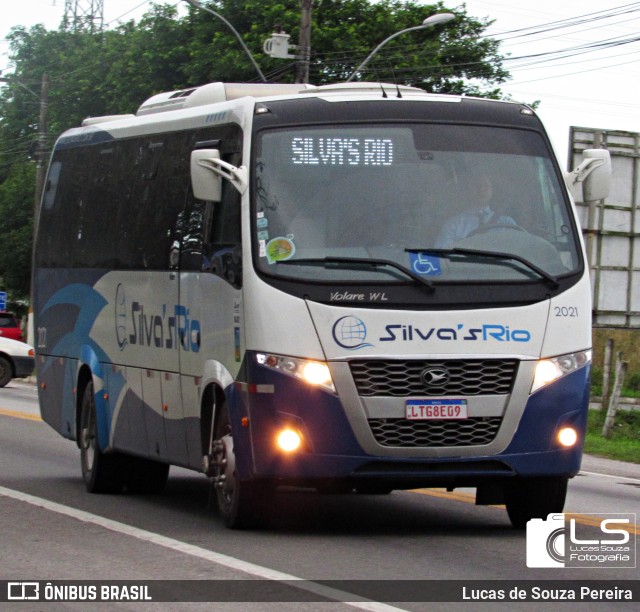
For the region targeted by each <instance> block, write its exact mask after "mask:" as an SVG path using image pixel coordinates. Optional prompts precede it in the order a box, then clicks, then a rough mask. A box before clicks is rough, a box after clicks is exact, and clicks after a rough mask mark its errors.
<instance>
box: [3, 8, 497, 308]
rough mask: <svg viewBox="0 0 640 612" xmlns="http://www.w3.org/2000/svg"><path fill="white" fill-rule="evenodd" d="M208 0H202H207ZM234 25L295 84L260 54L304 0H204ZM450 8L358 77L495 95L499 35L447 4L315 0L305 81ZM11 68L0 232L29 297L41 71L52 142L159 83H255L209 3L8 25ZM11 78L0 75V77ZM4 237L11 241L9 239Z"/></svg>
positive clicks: (13, 279)
mask: <svg viewBox="0 0 640 612" xmlns="http://www.w3.org/2000/svg"><path fill="white" fill-rule="evenodd" d="M203 1H204V0H203ZM204 3H205V4H206V5H208V6H210V7H211V8H212V9H213V10H215V11H216V12H218V13H220V14H222V15H224V17H225V18H226V19H227V20H228V21H229V22H230V23H232V24H233V25H234V27H235V29H236V30H237V31H238V32H240V33H241V35H242V37H243V40H244V41H245V43H246V44H247V46H248V47H249V49H251V51H252V52H253V54H254V56H255V57H256V58H257V61H258V62H259V64H260V66H261V69H262V71H263V72H264V73H265V74H266V75H267V76H268V78H269V80H271V81H273V82H293V81H294V80H295V74H296V70H295V61H284V60H280V59H273V58H270V57H267V56H266V55H264V54H263V53H262V44H263V42H264V40H265V39H266V38H268V37H269V36H270V35H271V33H272V32H273V31H274V30H275V29H276V28H278V27H281V28H283V29H284V30H285V31H286V32H288V33H290V34H291V38H292V42H293V41H296V40H297V37H298V34H299V29H300V0H271V1H267V0H211V1H208V2H206V1H205V2H204ZM443 11H448V12H454V13H455V14H456V16H457V18H456V20H455V21H452V22H450V23H448V24H446V26H438V27H436V28H434V29H429V30H425V31H418V32H413V33H409V34H406V35H403V36H401V37H399V38H398V39H396V40H394V41H392V43H390V44H389V45H386V46H385V47H384V48H383V49H382V50H381V51H380V53H379V54H378V55H377V56H376V57H375V58H374V59H373V60H372V61H371V63H370V64H369V65H368V66H367V70H366V71H363V73H362V74H361V75H359V78H360V79H362V80H382V81H390V82H397V83H402V84H411V85H417V86H419V87H422V88H423V89H426V90H427V91H433V92H442V93H457V94H462V93H466V94H473V95H485V96H490V97H500V96H501V91H500V89H499V84H500V83H502V82H504V81H505V80H506V78H507V77H508V73H507V72H506V71H505V70H504V68H503V66H502V59H501V57H500V55H499V53H498V44H499V43H498V42H497V41H495V40H492V39H488V38H484V37H483V32H484V30H485V29H486V28H487V27H488V26H489V25H490V22H488V21H486V20H485V21H483V20H477V19H475V18H472V17H469V16H468V15H467V14H466V9H465V7H464V5H462V6H460V7H457V8H455V9H449V8H446V7H445V6H444V5H443V4H442V2H438V3H434V4H432V5H423V4H418V3H417V2H415V1H400V0H378V1H376V2H373V1H369V0H315V2H314V6H313V19H312V33H311V47H312V54H311V65H310V76H311V78H310V80H311V82H312V83H315V84H317V85H322V84H325V83H332V82H336V81H341V80H344V79H346V78H347V77H348V76H349V75H350V74H351V73H352V72H353V70H354V69H355V68H356V67H357V66H358V65H359V64H360V62H361V61H362V60H363V59H364V58H365V57H366V55H367V54H368V53H369V52H370V51H371V50H372V49H373V48H375V47H376V46H377V45H378V43H380V42H381V41H382V40H384V39H385V38H386V37H388V36H389V35H391V34H393V33H394V32H397V31H399V30H402V29H405V28H409V27H412V26H415V25H418V24H420V23H422V21H423V20H424V19H425V18H426V17H427V16H429V15H431V14H433V13H436V12H443ZM8 39H9V41H10V59H11V61H12V62H13V64H14V70H13V74H12V75H10V78H9V81H10V82H11V83H9V84H7V85H6V86H5V87H4V88H3V89H2V90H1V91H0V230H2V236H3V240H4V244H5V249H4V254H3V255H2V256H1V257H0V276H3V278H4V284H5V288H7V289H9V290H11V291H13V292H15V293H16V294H19V295H25V296H26V295H27V294H28V286H29V262H30V255H31V235H30V225H29V224H30V221H31V211H32V203H33V198H34V195H33V193H34V181H33V180H32V177H33V176H34V174H35V171H34V168H33V166H34V162H33V160H32V159H31V158H30V155H29V152H30V149H31V148H32V143H33V141H34V140H35V139H36V138H37V132H38V106H39V100H38V93H37V92H38V91H39V87H40V81H41V79H42V75H43V74H44V73H46V74H47V75H48V77H49V81H50V87H49V100H48V102H49V104H48V109H49V110H48V133H49V144H52V142H53V140H54V138H55V137H56V136H57V135H58V134H60V133H61V132H63V131H64V130H66V129H68V128H70V127H73V126H77V125H79V123H80V122H81V121H82V120H83V119H84V118H85V117H88V116H97V115H105V114H117V113H134V112H135V111H136V109H137V108H138V106H139V105H140V103H141V102H142V101H144V100H145V99H146V98H148V97H149V96H151V95H153V94H155V93H159V92H162V91H172V90H175V89H181V88H185V87H190V86H194V85H199V84H203V83H208V82H211V81H226V82H238V81H240V82H242V81H249V82H251V81H257V80H259V78H258V75H257V74H256V71H255V68H254V66H253V65H252V63H251V62H250V60H249V58H248V57H247V56H246V54H245V52H244V51H243V50H242V48H241V47H240V46H239V44H238V41H237V39H236V38H235V37H234V35H233V33H232V32H230V31H229V29H228V28H227V26H226V25H225V24H224V23H222V21H221V20H219V19H216V18H215V17H213V16H212V15H210V14H209V13H207V12H204V11H200V10H196V9H194V8H193V7H190V8H189V11H188V13H187V15H185V16H183V17H178V14H177V11H176V8H175V6H170V5H152V8H151V9H150V11H149V12H148V13H146V14H145V16H144V17H143V18H142V19H141V20H140V22H139V23H137V24H136V23H134V22H133V21H129V22H127V23H124V24H122V25H119V26H118V27H116V28H115V29H113V30H108V31H104V32H98V33H91V32H83V31H80V32H75V31H72V30H70V29H66V28H65V26H64V25H63V26H62V27H61V28H60V29H59V30H57V31H47V30H45V29H44V28H43V27H42V26H36V27H33V28H30V29H26V28H24V27H17V28H14V29H13V30H12V31H11V33H10V34H9V36H8ZM3 76H7V75H3ZM9 244H10V245H11V247H10V248H7V245H9Z"/></svg>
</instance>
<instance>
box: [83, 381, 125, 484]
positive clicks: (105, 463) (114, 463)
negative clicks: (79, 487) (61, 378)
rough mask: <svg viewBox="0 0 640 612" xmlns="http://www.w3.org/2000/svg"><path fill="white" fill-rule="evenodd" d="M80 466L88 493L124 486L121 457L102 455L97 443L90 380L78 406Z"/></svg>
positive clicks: (95, 419)
mask: <svg viewBox="0 0 640 612" xmlns="http://www.w3.org/2000/svg"><path fill="white" fill-rule="evenodd" d="M79 441H80V465H81V468H82V479H83V480H84V484H85V487H86V488H87V491H89V493H119V492H120V491H122V487H123V485H124V482H123V478H122V468H123V463H122V459H123V458H122V456H121V455H119V454H116V453H113V454H105V453H103V452H102V451H101V450H100V447H99V445H98V421H97V416H96V402H95V397H94V393H93V382H89V384H88V385H87V386H86V388H85V390H84V395H83V396H82V406H81V408H80V440H79Z"/></svg>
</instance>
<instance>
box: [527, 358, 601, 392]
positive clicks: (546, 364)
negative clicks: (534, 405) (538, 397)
mask: <svg viewBox="0 0 640 612" xmlns="http://www.w3.org/2000/svg"><path fill="white" fill-rule="evenodd" d="M590 362H591V351H578V352H577V353H568V354H567V355H560V356H559V357H552V358H550V359H542V360H540V361H539V362H538V364H537V365H536V371H535V375H534V378H533V385H531V393H533V392H535V391H537V390H538V389H542V387H545V386H546V385H548V384H549V383H552V382H553V381H554V380H558V379H559V378H562V377H563V376H566V375H567V374H571V372H575V371H576V370H579V369H580V368H582V367H584V366H585V365H587V364H588V363H590Z"/></svg>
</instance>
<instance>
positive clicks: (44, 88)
mask: <svg viewBox="0 0 640 612" xmlns="http://www.w3.org/2000/svg"><path fill="white" fill-rule="evenodd" d="M48 106H49V76H48V75H46V74H43V75H42V83H41V85H40V119H39V120H38V146H37V149H36V195H35V201H34V205H33V231H34V242H35V231H36V226H37V222H38V211H39V210H40V200H41V198H42V191H43V189H44V179H45V175H46V165H45V162H46V159H47V153H48V151H47V108H48Z"/></svg>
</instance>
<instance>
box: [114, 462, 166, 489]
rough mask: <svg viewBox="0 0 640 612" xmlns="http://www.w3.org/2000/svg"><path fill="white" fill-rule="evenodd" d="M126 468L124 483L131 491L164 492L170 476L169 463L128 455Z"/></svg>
mask: <svg viewBox="0 0 640 612" xmlns="http://www.w3.org/2000/svg"><path fill="white" fill-rule="evenodd" d="M126 468H127V469H126V473H125V476H124V484H125V486H126V487H127V491H129V492H130V493H140V494H143V495H151V494H157V493H162V491H163V490H164V487H165V485H166V484H167V479H168V478H169V468H170V466H169V464H168V463H161V462H160V461H154V460H152V459H144V458H143V457H127V461H126Z"/></svg>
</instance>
